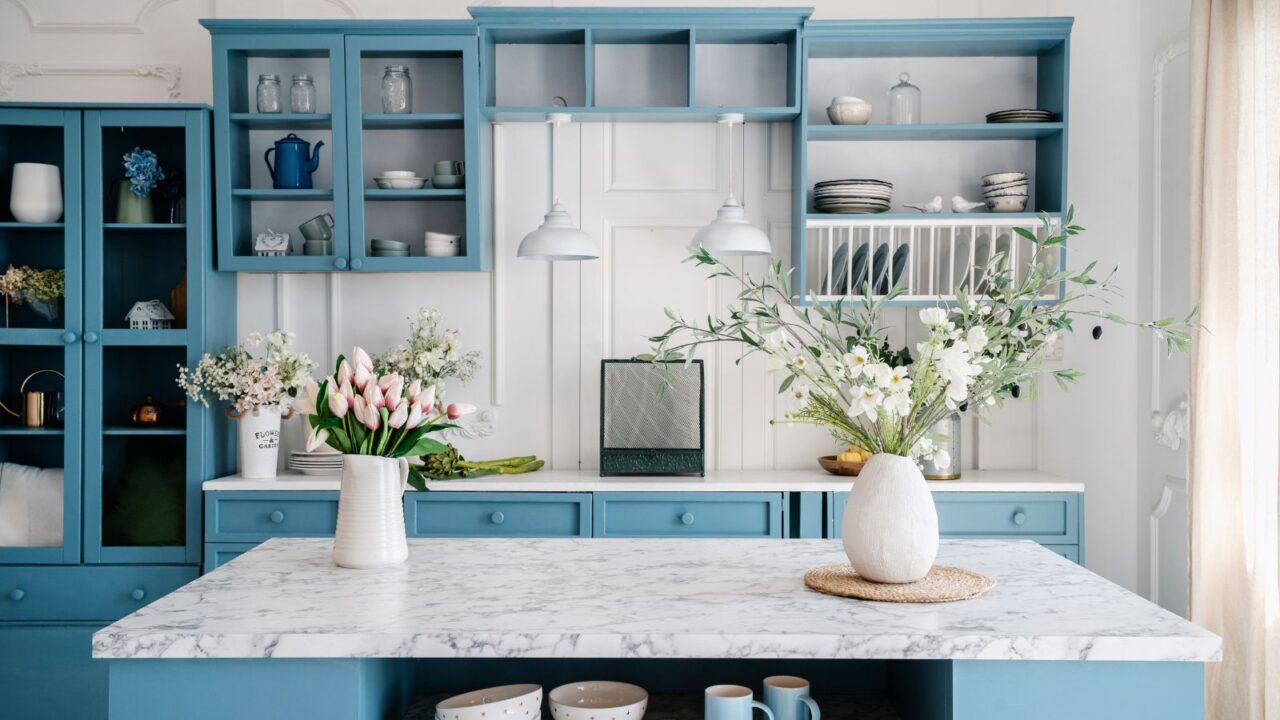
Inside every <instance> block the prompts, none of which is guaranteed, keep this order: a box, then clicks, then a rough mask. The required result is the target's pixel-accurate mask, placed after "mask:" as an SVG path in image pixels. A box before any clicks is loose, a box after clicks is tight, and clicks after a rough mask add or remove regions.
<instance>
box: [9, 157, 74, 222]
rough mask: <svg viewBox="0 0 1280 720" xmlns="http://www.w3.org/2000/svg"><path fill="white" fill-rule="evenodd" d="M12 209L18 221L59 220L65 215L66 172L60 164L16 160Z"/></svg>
mask: <svg viewBox="0 0 1280 720" xmlns="http://www.w3.org/2000/svg"><path fill="white" fill-rule="evenodd" d="M9 212H11V213H13V217H14V219H16V220H17V221H18V222H24V223H51V222H57V221H58V218H61V217H62V172H61V171H60V170H59V169H58V166H57V165H45V164H44V163H14V164H13V186H12V190H10V191H9Z"/></svg>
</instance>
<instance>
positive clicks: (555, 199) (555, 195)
mask: <svg viewBox="0 0 1280 720" xmlns="http://www.w3.org/2000/svg"><path fill="white" fill-rule="evenodd" d="M559 134H560V120H559V119H555V120H552V121H551V206H552V207H555V206H556V205H559V204H560V173H559V172H557V171H556V141H557V140H558V136H559Z"/></svg>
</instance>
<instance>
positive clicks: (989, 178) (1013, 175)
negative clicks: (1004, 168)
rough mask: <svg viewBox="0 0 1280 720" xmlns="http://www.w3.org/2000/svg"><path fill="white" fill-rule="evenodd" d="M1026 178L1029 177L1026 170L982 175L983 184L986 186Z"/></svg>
mask: <svg viewBox="0 0 1280 720" xmlns="http://www.w3.org/2000/svg"><path fill="white" fill-rule="evenodd" d="M1026 179H1027V174H1026V173H1024V172H1000V173H991V174H990V175H983V176H982V184H983V185H984V186H987V185H999V184H1001V183H1010V182H1017V181H1019V180H1026Z"/></svg>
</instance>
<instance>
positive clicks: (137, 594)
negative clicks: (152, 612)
mask: <svg viewBox="0 0 1280 720" xmlns="http://www.w3.org/2000/svg"><path fill="white" fill-rule="evenodd" d="M146 596H147V591H146V590H143V589H142V588H134V589H133V592H131V593H129V597H131V598H133V599H134V600H137V601H139V602H141V601H142V598H144V597H146Z"/></svg>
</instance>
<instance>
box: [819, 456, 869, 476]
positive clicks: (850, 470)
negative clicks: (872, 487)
mask: <svg viewBox="0 0 1280 720" xmlns="http://www.w3.org/2000/svg"><path fill="white" fill-rule="evenodd" d="M818 464H819V465H821V466H822V469H823V470H826V471H827V472H829V473H831V474H832V475H849V476H854V475H857V474H858V473H860V472H862V466H863V465H864V463H860V462H852V461H847V460H837V459H836V456H835V455H823V456H822V457H820V458H818Z"/></svg>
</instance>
